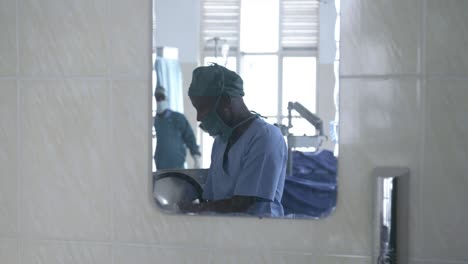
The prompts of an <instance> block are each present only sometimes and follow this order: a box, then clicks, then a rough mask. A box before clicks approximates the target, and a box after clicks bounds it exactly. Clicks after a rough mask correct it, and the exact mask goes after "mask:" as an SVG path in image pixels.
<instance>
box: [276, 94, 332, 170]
mask: <svg viewBox="0 0 468 264" xmlns="http://www.w3.org/2000/svg"><path fill="white" fill-rule="evenodd" d="M293 110H296V112H298V113H299V115H300V116H301V117H302V118H304V119H305V120H306V121H307V122H309V123H310V124H312V125H313V126H314V127H315V129H316V131H317V132H318V134H317V135H315V136H307V135H306V134H304V135H302V136H299V135H293V134H292V133H290V132H289V129H290V128H292V127H293V125H292V111H293ZM277 126H278V127H279V128H280V129H281V133H282V134H283V135H284V136H286V137H287V141H288V164H287V165H288V166H287V170H286V175H292V169H293V156H292V152H293V149H294V148H304V147H305V148H307V147H312V148H315V150H318V149H319V148H320V146H321V145H322V143H323V142H324V141H325V140H327V136H325V134H324V133H323V121H322V119H321V118H320V117H318V116H317V115H315V114H313V113H312V112H310V111H309V110H308V109H307V108H305V107H304V106H303V105H302V104H300V103H298V102H289V103H288V126H285V125H277Z"/></svg>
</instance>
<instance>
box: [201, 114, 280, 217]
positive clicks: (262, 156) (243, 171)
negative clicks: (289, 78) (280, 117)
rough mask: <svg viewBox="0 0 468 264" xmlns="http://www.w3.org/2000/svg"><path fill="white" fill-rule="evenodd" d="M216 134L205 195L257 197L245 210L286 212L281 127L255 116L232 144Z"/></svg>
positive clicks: (271, 213) (212, 197)
mask: <svg viewBox="0 0 468 264" xmlns="http://www.w3.org/2000/svg"><path fill="white" fill-rule="evenodd" d="M226 145H227V144H226V143H224V142H222V141H221V139H220V138H218V137H217V138H216V139H215V142H214V144H213V149H212V154H211V166H210V170H209V173H208V178H207V182H206V185H205V189H204V193H203V198H204V199H206V200H222V199H228V198H232V197H233V196H236V195H238V196H250V197H256V198H257V201H256V202H255V204H254V205H253V206H251V207H250V208H249V210H248V211H247V212H246V213H248V214H254V215H258V216H274V217H277V216H283V215H284V212H283V206H282V205H281V198H282V195H283V188H284V181H285V174H286V161H287V146H286V143H285V141H284V138H283V135H282V134H281V132H280V130H279V129H278V128H277V127H275V126H273V125H270V124H268V123H266V122H265V121H264V120H262V119H260V118H256V119H255V120H254V121H253V122H252V123H251V125H250V126H249V128H248V129H247V130H246V131H245V132H244V134H242V136H241V137H240V138H239V139H238V140H237V141H236V142H235V143H234V144H233V145H232V146H231V148H230V149H229V152H228V154H227V158H226V159H224V158H223V157H224V153H225V150H226Z"/></svg>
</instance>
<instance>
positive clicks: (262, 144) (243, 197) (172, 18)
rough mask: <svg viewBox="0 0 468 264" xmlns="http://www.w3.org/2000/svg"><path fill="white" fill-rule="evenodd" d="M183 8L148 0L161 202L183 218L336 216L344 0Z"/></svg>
mask: <svg viewBox="0 0 468 264" xmlns="http://www.w3.org/2000/svg"><path fill="white" fill-rule="evenodd" d="M179 2H180V3H179ZM187 4H188V3H187V2H186V1H185V2H183V3H182V0H176V1H174V0H154V1H153V9H154V10H153V62H154V69H153V95H154V98H153V117H154V126H153V154H154V156H153V158H154V162H153V196H154V199H155V202H156V203H157V205H158V206H159V207H160V208H161V209H163V210H164V211H166V212H169V213H185V214H221V215H244V216H256V217H282V218H312V219H317V218H322V217H325V216H327V215H329V214H330V213H331V212H332V211H333V210H335V207H336V197H337V158H338V120H339V119H338V118H339V115H338V95H339V87H338V81H337V80H338V79H337V74H338V65H339V52H338V47H339V28H338V26H335V25H339V1H338V0H336V1H318V0H303V1H291V0H199V1H190V3H189V4H188V5H187ZM181 17H183V18H184V19H180V18H181ZM260 17H261V19H259V18H260Z"/></svg>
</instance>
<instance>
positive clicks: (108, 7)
mask: <svg viewBox="0 0 468 264" xmlns="http://www.w3.org/2000/svg"><path fill="white" fill-rule="evenodd" d="M105 6H106V11H105V17H106V20H105V25H106V27H105V28H106V46H107V48H106V55H107V56H106V62H107V65H106V81H107V89H108V93H107V94H108V103H109V105H108V111H109V113H108V118H109V120H108V122H107V124H108V128H107V129H108V130H107V131H108V133H109V142H108V145H107V148H109V149H108V151H111V152H114V151H115V150H114V145H113V144H112V143H113V142H114V137H115V133H114V130H113V129H112V127H113V124H114V120H113V119H114V115H113V109H114V100H113V96H114V94H113V84H112V77H111V71H112V70H111V57H112V51H111V48H110V47H111V44H112V34H113V31H112V27H111V25H112V24H111V19H112V12H111V6H112V5H111V0H106V3H105ZM116 79H117V78H116ZM106 165H107V166H108V169H107V170H106V171H107V172H108V173H109V174H110V175H107V179H108V180H109V195H108V199H109V201H108V204H109V214H110V219H109V221H110V254H111V255H110V258H111V259H110V261H111V263H112V264H114V263H115V257H114V255H115V254H114V251H115V249H114V240H115V221H114V220H115V219H114V216H115V211H114V205H113V203H112V202H113V200H114V199H113V198H114V190H115V186H114V181H112V177H111V175H112V174H113V166H112V163H111V161H110V159H109V160H107V156H106Z"/></svg>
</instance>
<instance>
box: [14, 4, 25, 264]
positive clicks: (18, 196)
mask: <svg viewBox="0 0 468 264" xmlns="http://www.w3.org/2000/svg"><path fill="white" fill-rule="evenodd" d="M19 1H20V0H16V1H15V23H16V25H15V26H16V28H15V38H16V76H15V81H16V177H17V179H16V184H17V186H16V192H17V193H16V199H17V206H18V207H17V209H16V210H17V212H16V217H17V219H16V225H17V226H16V232H17V238H18V242H17V243H18V244H17V245H18V252H17V254H18V262H19V263H20V264H21V263H22V262H23V256H22V255H23V254H22V253H23V247H24V245H23V243H24V241H23V225H22V219H21V217H22V215H23V213H22V208H23V203H22V182H23V181H22V173H23V170H22V169H21V166H20V160H21V156H22V155H21V154H22V152H21V142H22V139H21V136H20V135H21V123H20V121H21V113H20V111H21V105H20V104H21V98H20V97H21V88H20V80H19V78H18V77H19V75H20V42H19V33H20V25H19V23H20V19H19V13H20V12H19V7H20V4H19Z"/></svg>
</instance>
